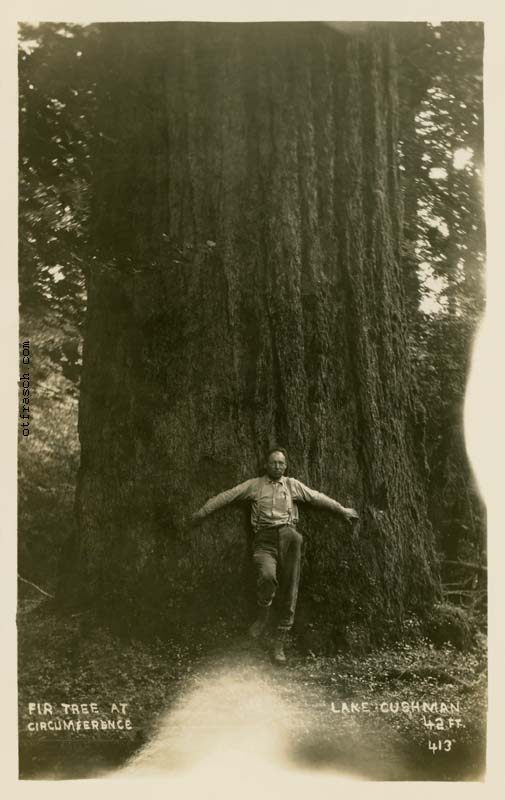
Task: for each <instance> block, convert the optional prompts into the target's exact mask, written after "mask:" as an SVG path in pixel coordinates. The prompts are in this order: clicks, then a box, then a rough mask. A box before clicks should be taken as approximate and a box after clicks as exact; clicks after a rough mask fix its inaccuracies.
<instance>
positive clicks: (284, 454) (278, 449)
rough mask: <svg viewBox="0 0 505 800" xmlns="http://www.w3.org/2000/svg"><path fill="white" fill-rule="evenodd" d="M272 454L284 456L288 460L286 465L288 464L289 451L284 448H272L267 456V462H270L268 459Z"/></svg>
mask: <svg viewBox="0 0 505 800" xmlns="http://www.w3.org/2000/svg"><path fill="white" fill-rule="evenodd" d="M272 453H282V455H283V456H284V458H285V459H286V463H287V460H288V454H287V451H286V450H285V449H284V448H283V447H271V448H270V450H269V451H268V453H267V454H266V456H265V462H267V461H268V459H269V458H270V456H271V455H272Z"/></svg>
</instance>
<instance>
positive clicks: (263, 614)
mask: <svg viewBox="0 0 505 800" xmlns="http://www.w3.org/2000/svg"><path fill="white" fill-rule="evenodd" d="M269 617H270V606H259V607H258V618H257V620H256V622H253V624H252V625H251V627H250V628H249V636H251V637H252V638H253V639H259V638H260V636H262V635H263V634H264V632H265V630H266V627H267V625H268V619H269Z"/></svg>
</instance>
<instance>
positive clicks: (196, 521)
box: [189, 511, 203, 527]
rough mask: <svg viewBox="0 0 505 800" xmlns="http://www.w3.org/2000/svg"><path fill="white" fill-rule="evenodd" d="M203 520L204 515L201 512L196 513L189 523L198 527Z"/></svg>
mask: <svg viewBox="0 0 505 800" xmlns="http://www.w3.org/2000/svg"><path fill="white" fill-rule="evenodd" d="M202 519H203V514H202V513H201V512H200V511H195V513H194V514H191V517H190V520H189V521H190V524H191V526H192V527H194V526H195V525H198V524H199V523H200V522H201V521H202Z"/></svg>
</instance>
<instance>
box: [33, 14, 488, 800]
mask: <svg viewBox="0 0 505 800" xmlns="http://www.w3.org/2000/svg"><path fill="white" fill-rule="evenodd" d="M485 32H486V25H485V24H484V22H483V21H482V20H479V19H478V18H475V19H472V20H469V19H467V18H464V19H463V18H462V19H444V18H442V19H431V18H428V17H427V18H426V19H418V20H411V21H406V20H403V21H402V20H399V19H393V18H392V19H391V20H374V19H373V18H372V17H371V18H370V19H369V20H359V21H358V20H357V21H351V20H341V21H339V20H338V19H337V20H330V19H327V20H308V19H307V20H297V19H293V20H289V19H286V20H277V21H273V20H267V19H266V20H264V21H258V20H255V21H235V20H233V19H230V20H229V21H221V20H219V19H215V18H213V15H212V13H211V11H210V9H209V14H208V18H206V19H199V20H191V19H189V18H188V19H187V20H177V19H172V20H171V19H168V20H163V19H158V20H151V21H147V20H140V19H139V20H127V19H124V20H118V19H111V20H110V21H104V20H102V19H98V21H94V20H93V19H92V18H90V19H89V20H82V19H80V18H76V17H73V16H72V15H71V14H70V13H69V15H68V17H66V18H64V19H61V20H54V19H52V20H48V19H47V18H46V19H42V18H41V19H39V20H33V19H28V18H25V19H23V18H22V15H20V17H19V22H18V26H17V35H18V43H17V44H18V87H17V88H18V112H19V127H18V153H19V161H18V176H19V185H18V192H19V204H18V291H19V337H18V339H19V353H18V364H19V384H18V408H19V415H18V436H17V438H18V446H17V457H18V522H17V652H18V672H17V681H18V687H17V688H18V746H19V772H18V777H19V779H20V780H21V781H41V782H43V781H62V780H63V781H68V780H77V779H79V780H86V779H95V778H115V777H121V778H123V779H125V780H130V779H132V780H133V779H135V778H138V777H141V778H143V777H151V776H154V777H157V778H160V779H162V780H167V781H170V780H171V779H175V780H177V779H179V777H180V776H184V775H186V774H190V773H192V772H193V771H195V770H196V771H197V773H198V775H200V776H201V777H202V778H203V779H204V780H205V776H206V775H207V774H209V775H211V774H215V773H216V772H217V773H219V774H220V775H221V776H222V791H223V796H227V793H228V791H227V790H228V789H229V787H230V786H231V785H232V784H233V785H235V784H236V786H237V787H238V786H240V782H241V781H242V780H244V779H247V780H251V781H253V780H254V777H255V776H256V778H258V776H261V775H266V776H268V775H276V774H287V775H289V776H290V777H291V778H293V780H299V781H301V783H299V784H298V785H299V786H302V785H303V786H305V787H306V790H307V791H310V786H311V781H312V780H313V779H314V780H317V779H318V778H322V779H324V780H328V781H331V780H332V779H339V780H343V781H349V782H351V781H353V782H354V781H360V782H388V781H389V782H406V781H408V782H410V781H413V782H423V781H428V782H434V781H436V782H447V783H451V782H461V781H464V782H482V781H483V780H484V778H485V773H486V745H487V736H486V726H487V706H488V677H487V675H488V639H487V633H488V602H487V600H488V577H487V575H488V557H487V553H488V547H487V525H486V507H485V502H484V499H483V496H482V492H481V490H480V487H479V484H478V483H477V476H476V474H475V471H474V469H473V467H472V464H471V462H470V459H469V455H468V446H467V439H466V434H465V425H464V421H465V420H464V417H465V414H464V410H465V402H466V393H467V384H468V380H469V375H470V370H471V362H472V352H473V348H474V344H475V339H476V336H477V332H478V330H479V327H480V326H481V324H482V322H483V319H484V316H485V310H486V303H487V297H486V284H485V281H486V220H485V204H484V166H485V163H484V162H485V158H484V95H483V76H484V69H483V64H484V52H485V47H484V45H485ZM258 779H259V778H258ZM265 781H266V782H267V783H268V777H267V778H265ZM167 785H169V784H168V783H167ZM195 796H196V795H195Z"/></svg>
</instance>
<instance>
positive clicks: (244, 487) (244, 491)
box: [196, 478, 254, 518]
mask: <svg viewBox="0 0 505 800" xmlns="http://www.w3.org/2000/svg"><path fill="white" fill-rule="evenodd" d="M253 483H254V478H252V479H249V480H248V481H244V483H239V484H238V485H237V486H233V488H232V489H226V491H225V492H221V493H220V494H216V496H215V497H211V498H210V499H209V500H207V502H206V503H205V505H203V506H202V507H201V508H200V509H198V511H197V512H196V516H198V517H200V518H201V517H206V516H208V514H212V513H213V512H214V511H217V509H218V508H222V507H223V506H227V505H228V503H233V502H234V501H235V500H247V499H248V498H249V497H250V496H251V495H250V489H251V486H252V484H253Z"/></svg>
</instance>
